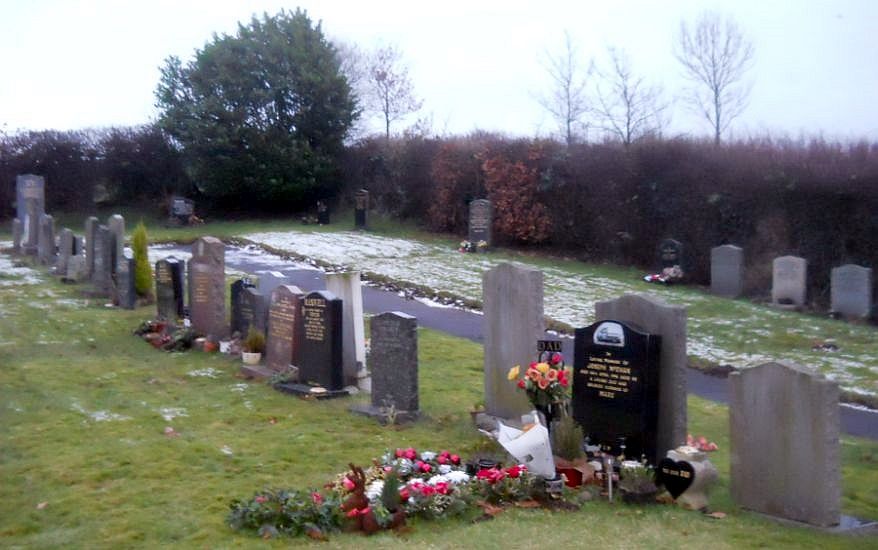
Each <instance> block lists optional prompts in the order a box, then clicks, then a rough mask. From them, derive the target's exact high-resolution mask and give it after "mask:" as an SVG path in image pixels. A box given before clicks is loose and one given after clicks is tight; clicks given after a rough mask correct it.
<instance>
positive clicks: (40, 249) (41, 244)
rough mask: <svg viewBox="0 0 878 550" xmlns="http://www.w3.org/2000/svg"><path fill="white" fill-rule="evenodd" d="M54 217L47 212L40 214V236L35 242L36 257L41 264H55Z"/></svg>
mask: <svg viewBox="0 0 878 550" xmlns="http://www.w3.org/2000/svg"><path fill="white" fill-rule="evenodd" d="M55 255H56V245H55V218H53V217H52V216H51V215H49V214H43V215H41V216H40V238H39V241H38V243H37V258H38V259H39V261H40V263H41V264H43V265H48V266H52V265H55Z"/></svg>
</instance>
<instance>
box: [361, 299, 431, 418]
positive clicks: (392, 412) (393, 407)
mask: <svg viewBox="0 0 878 550" xmlns="http://www.w3.org/2000/svg"><path fill="white" fill-rule="evenodd" d="M370 326H371V343H372V348H371V349H372V351H371V355H370V358H371V363H372V364H373V365H374V367H373V368H372V401H371V405H369V406H365V407H364V406H357V407H353V408H352V410H354V411H355V412H359V413H363V414H368V415H369V416H372V417H374V418H379V419H381V420H383V421H385V422H391V421H392V422H404V421H410V420H414V419H416V418H417V416H418V410H419V403H418V320H417V318H415V317H412V316H411V315H407V314H405V313H402V312H399V311H394V312H387V313H382V314H380V315H376V316H374V317H372V320H371V323H370Z"/></svg>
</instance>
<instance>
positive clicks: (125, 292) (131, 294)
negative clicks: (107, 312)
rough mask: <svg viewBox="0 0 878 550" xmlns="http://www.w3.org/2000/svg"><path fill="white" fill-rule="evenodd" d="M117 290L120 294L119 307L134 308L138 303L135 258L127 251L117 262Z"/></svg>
mask: <svg viewBox="0 0 878 550" xmlns="http://www.w3.org/2000/svg"><path fill="white" fill-rule="evenodd" d="M116 269H117V271H116V291H117V294H118V296H119V307H121V308H122V309H134V306H135V304H136V303H137V291H136V290H135V288H134V258H133V257H132V256H131V255H130V254H129V253H128V252H127V251H124V252H123V253H122V257H121V258H120V259H119V261H118V262H117V267H116Z"/></svg>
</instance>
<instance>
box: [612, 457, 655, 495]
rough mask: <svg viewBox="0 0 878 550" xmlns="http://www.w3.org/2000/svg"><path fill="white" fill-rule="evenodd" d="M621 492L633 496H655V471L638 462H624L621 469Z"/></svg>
mask: <svg viewBox="0 0 878 550" xmlns="http://www.w3.org/2000/svg"><path fill="white" fill-rule="evenodd" d="M619 490H621V491H623V492H627V493H633V494H653V493H655V492H656V490H657V488H656V486H655V470H654V469H653V468H652V466H650V465H649V464H647V463H646V459H643V460H641V461H640V462H638V461H636V460H624V461H622V464H620V468H619Z"/></svg>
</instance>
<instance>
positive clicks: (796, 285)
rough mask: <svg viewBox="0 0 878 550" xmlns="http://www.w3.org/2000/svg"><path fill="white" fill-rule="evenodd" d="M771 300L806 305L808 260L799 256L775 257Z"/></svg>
mask: <svg viewBox="0 0 878 550" xmlns="http://www.w3.org/2000/svg"><path fill="white" fill-rule="evenodd" d="M772 268H773V269H772V283H771V301H772V303H774V304H776V305H794V306H796V307H802V306H804V305H805V292H806V289H807V280H808V279H807V275H808V262H807V261H806V260H805V259H804V258H799V257H797V256H781V257H780V258H775V259H774V263H773V265H772Z"/></svg>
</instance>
